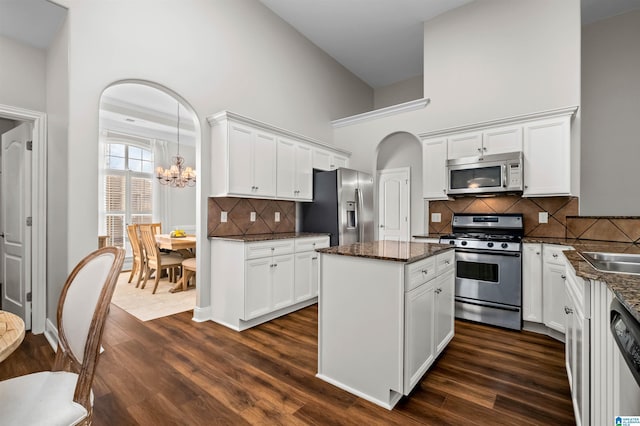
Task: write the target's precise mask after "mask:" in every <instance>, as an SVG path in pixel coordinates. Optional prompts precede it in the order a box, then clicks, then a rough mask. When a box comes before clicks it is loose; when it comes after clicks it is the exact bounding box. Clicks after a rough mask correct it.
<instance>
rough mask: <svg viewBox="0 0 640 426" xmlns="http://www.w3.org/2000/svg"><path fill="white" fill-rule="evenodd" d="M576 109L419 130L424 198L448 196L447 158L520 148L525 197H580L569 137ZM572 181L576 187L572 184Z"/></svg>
mask: <svg viewBox="0 0 640 426" xmlns="http://www.w3.org/2000/svg"><path fill="white" fill-rule="evenodd" d="M577 109H578V107H569V108H561V109H557V110H550V111H542V112H537V113H533V114H525V115H520V116H516V117H508V118H504V119H500V120H494V121H489V122H482V123H475V124H471V125H465V126H460V127H456V128H450V129H443V130H437V131H433V132H426V133H421V134H420V135H419V136H420V139H422V156H423V160H422V161H423V163H422V173H423V196H424V198H425V199H427V200H442V199H447V195H446V193H447V172H446V166H447V160H453V159H459V158H464V157H478V156H483V155H492V154H504V153H508V152H519V151H522V152H523V158H524V165H523V169H524V171H523V175H524V176H523V180H524V188H523V192H522V196H523V197H549V196H559V195H560V196H566V195H578V194H577V190H578V188H577V186H578V185H577V182H578V177H579V176H578V174H579V171H580V170H579V167H578V165H577V164H576V161H578V159H577V153H576V152H574V151H573V148H572V140H571V119H572V118H573V116H574V115H575V113H576V111H577ZM574 182H575V187H574V186H573V185H574Z"/></svg>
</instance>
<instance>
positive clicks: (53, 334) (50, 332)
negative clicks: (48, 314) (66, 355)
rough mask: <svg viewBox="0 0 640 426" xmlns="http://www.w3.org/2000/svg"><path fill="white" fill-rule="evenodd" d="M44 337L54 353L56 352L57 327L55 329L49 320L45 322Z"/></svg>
mask: <svg viewBox="0 0 640 426" xmlns="http://www.w3.org/2000/svg"><path fill="white" fill-rule="evenodd" d="M44 337H45V338H46V339H47V341H48V342H49V345H50V346H51V348H52V349H53V351H54V352H55V351H56V350H58V327H56V326H55V324H54V323H53V322H51V320H50V319H49V318H47V320H46V321H45V325H44Z"/></svg>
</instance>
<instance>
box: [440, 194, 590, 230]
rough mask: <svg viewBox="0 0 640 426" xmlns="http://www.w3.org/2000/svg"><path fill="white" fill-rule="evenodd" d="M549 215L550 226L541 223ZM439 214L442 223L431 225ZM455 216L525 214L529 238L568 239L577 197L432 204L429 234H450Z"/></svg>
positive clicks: (475, 199) (460, 200)
mask: <svg viewBox="0 0 640 426" xmlns="http://www.w3.org/2000/svg"><path fill="white" fill-rule="evenodd" d="M539 212H548V213H549V219H548V223H538V213H539ZM432 213H440V214H441V219H442V220H441V222H432V221H431V214H432ZM453 213H522V214H523V215H524V234H525V236H527V237H551V238H565V237H566V236H567V235H568V233H567V216H577V215H578V198H577V197H533V198H522V197H519V196H516V195H504V196H496V197H487V198H480V197H461V198H455V199H453V200H446V201H430V202H429V233H430V234H448V233H450V232H451V217H452V216H453Z"/></svg>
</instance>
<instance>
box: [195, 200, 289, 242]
mask: <svg viewBox="0 0 640 426" xmlns="http://www.w3.org/2000/svg"><path fill="white" fill-rule="evenodd" d="M222 212H226V214H227V221H226V222H222V220H221V215H222ZM252 212H254V213H255V221H251V213H252ZM276 213H280V221H279V222H276ZM207 216H208V218H207V235H208V236H210V237H225V236H230V235H256V234H269V233H282V232H295V228H296V203H295V202H294V201H279V200H259V199H254V198H235V197H211V198H209V200H208V215H207Z"/></svg>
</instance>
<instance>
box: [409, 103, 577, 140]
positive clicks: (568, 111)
mask: <svg viewBox="0 0 640 426" xmlns="http://www.w3.org/2000/svg"><path fill="white" fill-rule="evenodd" d="M578 108H579V107H578V106H577V105H575V106H570V107H564V108H558V109H550V110H546V111H538V112H534V113H530V114H522V115H515V116H512V117H505V118H500V119H497V120H491V121H482V122H479V123H473V124H465V125H464V126H457V127H448V128H446V129H440V130H434V131H432V132H424V133H419V134H418V137H420V138H421V139H425V138H431V137H434V136H442V135H447V134H450V133H462V132H468V131H472V130H481V129H485V128H489V127H499V126H506V125H509V124H514V123H522V122H526V121H533V120H541V119H544V118H553V117H560V116H563V115H570V116H574V115H575V114H576V112H577V111H578Z"/></svg>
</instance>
